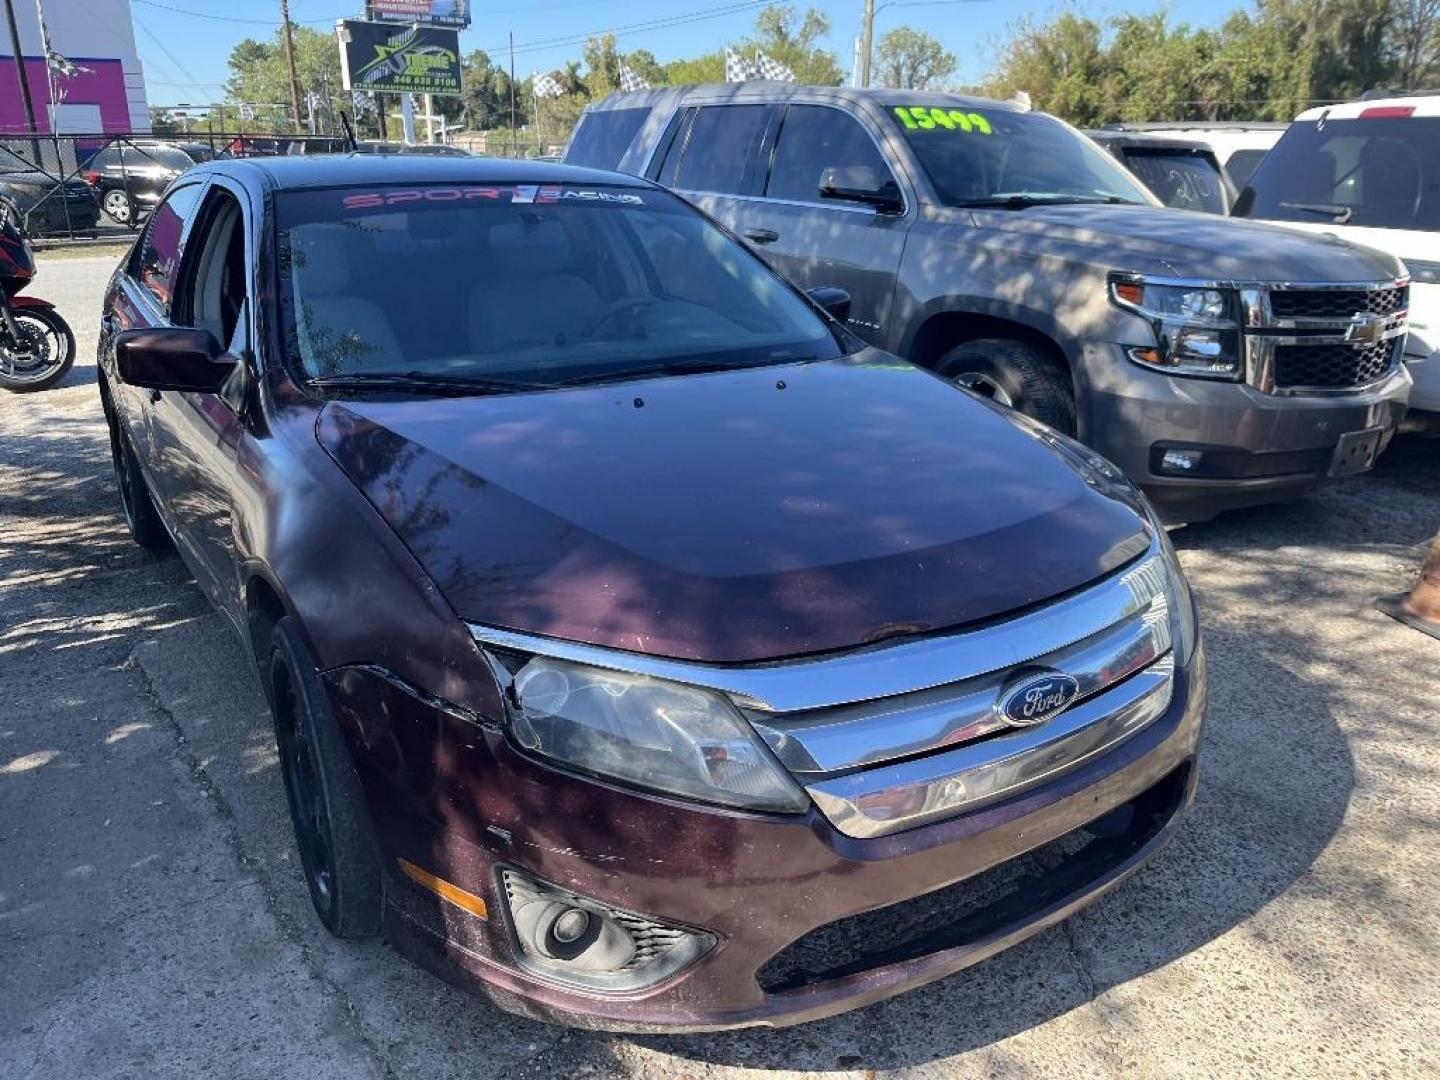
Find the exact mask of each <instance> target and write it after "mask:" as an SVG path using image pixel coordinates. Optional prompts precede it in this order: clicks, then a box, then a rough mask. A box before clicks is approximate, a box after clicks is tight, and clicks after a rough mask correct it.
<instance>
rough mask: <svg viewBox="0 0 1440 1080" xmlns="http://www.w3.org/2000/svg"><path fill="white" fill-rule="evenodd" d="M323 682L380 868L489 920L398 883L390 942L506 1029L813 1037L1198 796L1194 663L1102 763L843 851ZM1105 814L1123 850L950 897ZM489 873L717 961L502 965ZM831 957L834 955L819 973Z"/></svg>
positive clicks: (1148, 834) (1040, 899)
mask: <svg viewBox="0 0 1440 1080" xmlns="http://www.w3.org/2000/svg"><path fill="white" fill-rule="evenodd" d="M328 680H329V682H328V686H329V689H330V692H331V697H332V700H333V701H334V703H335V706H336V714H337V717H338V718H339V720H340V721H341V726H342V728H343V729H344V730H345V731H346V732H347V735H348V736H349V738H350V739H351V740H352V744H353V746H354V749H355V758H356V762H357V765H358V766H359V772H360V775H361V779H362V782H363V783H364V786H365V789H366V791H367V795H368V798H369V800H370V804H371V807H372V813H373V818H374V821H375V823H376V826H377V828H378V830H379V832H380V834H381V839H382V846H383V848H384V850H385V852H386V854H387V856H388V859H389V865H390V866H392V867H394V866H395V865H397V862H396V860H399V859H404V860H407V861H408V862H410V863H412V864H415V865H418V866H420V867H422V868H425V869H426V870H427V871H429V872H432V873H434V874H437V875H439V876H440V877H443V878H445V879H446V880H448V881H450V882H454V883H457V884H459V885H460V886H461V887H462V888H464V889H466V890H469V891H470V892H472V893H474V894H476V895H478V896H480V897H482V898H484V900H485V902H486V903H487V905H488V906H489V917H488V918H486V919H480V918H477V917H475V916H473V915H470V914H467V913H465V912H463V911H461V910H460V909H458V908H456V907H454V906H453V905H450V904H447V903H445V902H444V901H441V900H439V899H438V898H437V897H436V896H434V895H433V894H431V893H427V892H425V891H424V890H423V889H420V888H419V887H417V886H416V885H415V884H414V883H413V882H411V881H410V880H408V879H407V878H405V877H403V876H401V875H399V874H394V873H392V875H391V878H390V880H389V882H388V883H387V898H388V901H389V903H388V904H387V927H388V930H389V932H390V933H391V935H392V937H393V939H394V940H395V941H396V944H397V945H398V946H399V947H400V948H401V949H402V951H404V952H406V953H407V954H408V955H410V956H411V957H412V958H414V959H416V960H418V961H420V962H421V963H423V964H425V965H426V966H429V967H432V968H433V969H435V970H436V971H438V972H440V973H442V974H444V975H447V976H449V977H459V978H460V980H461V981H463V982H468V983H470V984H471V985H474V986H477V987H479V988H481V989H482V990H483V991H484V992H485V993H487V994H488V995H489V996H491V997H493V998H494V999H495V1000H496V1001H497V1002H498V1003H499V1004H501V1005H502V1006H504V1007H506V1008H509V1009H511V1010H513V1011H518V1012H522V1013H525V1014H529V1015H535V1016H540V1017H545V1018H551V1019H559V1020H561V1021H563V1022H566V1023H571V1024H575V1025H578V1026H584V1027H594V1028H602V1029H610V1030H627V1031H651V1030H664V1031H702V1030H715V1029H723V1028H732V1027H743V1026H751V1025H776V1026H778V1025H784V1024H793V1023H798V1022H802V1021H807V1020H813V1019H817V1018H820V1017H823V1016H828V1015H831V1014H834V1013H838V1012H842V1011H845V1010H847V1009H852V1008H856V1007H858V1006H862V1005H865V1004H868V1003H870V1002H874V1001H877V1000H880V999H882V998H885V997H889V996H892V995H894V994H897V993H900V992H902V991H905V990H908V989H911V988H913V987H917V986H920V985H922V984H924V983H927V982H930V981H933V980H935V979H938V978H940V977H942V976H944V975H947V974H949V973H951V972H954V971H957V970H959V969H961V968H963V967H966V966H968V965H970V964H973V963H975V962H977V961H979V960H982V959H984V958H985V957H987V956H990V955H992V954H994V953H996V952H998V951H1000V950H1002V949H1004V948H1006V947H1007V946H1009V945H1011V944H1014V943H1015V942H1018V941H1020V940H1022V939H1023V938H1025V937H1027V936H1029V935H1031V934H1034V933H1036V932H1038V931H1039V930H1041V929H1043V928H1045V927H1046V926H1049V925H1051V924H1053V923H1055V922H1057V921H1059V920H1061V919H1063V918H1065V917H1066V916H1067V915H1068V914H1070V913H1071V912H1073V911H1075V910H1076V909H1078V908H1079V907H1081V906H1083V905H1084V904H1086V903H1089V902H1090V901H1092V900H1094V899H1095V898H1096V897H1098V896H1100V895H1101V894H1102V893H1104V892H1105V891H1106V890H1108V889H1110V888H1112V887H1113V886H1114V885H1115V884H1117V883H1118V882H1119V881H1121V880H1123V878H1124V877H1125V876H1126V875H1128V874H1129V873H1131V872H1133V871H1134V870H1135V869H1136V868H1137V867H1139V866H1140V865H1142V864H1143V863H1144V862H1145V861H1146V860H1147V859H1149V858H1150V857H1151V856H1152V855H1153V854H1154V853H1155V852H1157V851H1158V850H1159V849H1160V848H1161V847H1162V846H1163V845H1164V844H1165V843H1166V842H1167V840H1168V839H1169V838H1170V837H1171V835H1172V834H1173V832H1174V830H1175V829H1176V827H1177V825H1178V823H1179V821H1180V820H1181V818H1182V816H1183V813H1184V811H1185V809H1186V808H1187V807H1188V805H1189V803H1190V801H1191V798H1192V795H1193V791H1194V786H1195V779H1196V767H1195V766H1196V751H1197V746H1198V742H1199V738H1200V732H1201V726H1202V722H1203V714H1204V709H1205V698H1206V692H1205V675H1204V659H1203V652H1201V651H1197V652H1196V653H1195V654H1194V656H1193V659H1192V661H1191V662H1190V663H1189V664H1188V665H1186V666H1182V667H1177V669H1176V673H1175V679H1174V691H1173V694H1172V697H1171V700H1170V704H1169V706H1168V708H1167V709H1166V711H1165V712H1164V714H1163V715H1161V716H1160V717H1159V718H1158V719H1157V720H1155V721H1154V722H1153V723H1151V724H1150V725H1149V726H1147V727H1146V728H1145V729H1143V730H1142V731H1140V732H1139V733H1138V734H1136V735H1135V736H1134V737H1133V738H1131V739H1130V740H1128V741H1126V742H1124V743H1122V744H1121V745H1119V746H1118V747H1116V748H1115V749H1114V750H1113V751H1110V752H1109V753H1106V754H1103V755H1101V756H1098V757H1096V758H1094V759H1092V760H1088V761H1086V762H1085V763H1084V764H1083V765H1081V766H1079V767H1077V768H1075V769H1073V770H1071V771H1069V772H1067V773H1065V774H1063V775H1062V776H1060V777H1058V778H1057V779H1055V780H1053V781H1051V782H1049V783H1046V784H1043V785H1041V786H1038V787H1033V788H1030V789H1028V790H1026V791H1024V792H1023V793H1021V794H1019V795H1017V796H1015V797H1013V798H1009V799H1006V800H1003V801H1000V802H996V803H992V804H989V805H985V806H983V807H981V808H979V809H976V810H974V811H972V812H969V813H963V814H959V815H957V816H954V817H950V818H947V819H945V820H942V821H938V822H935V823H932V824H927V825H923V826H920V827H917V828H913V829H908V830H905V831H902V832H897V833H893V834H890V835H885V836H877V837H869V838H857V837H853V836H847V835H844V834H842V833H841V832H839V831H838V830H837V829H836V828H835V827H834V826H833V825H831V823H830V822H829V821H828V820H826V818H825V817H823V816H822V815H821V814H820V813H819V812H818V811H816V810H814V809H812V810H810V811H809V812H808V813H806V814H803V815H789V816H774V815H770V816H767V815H760V814H750V813H743V812H738V811H728V810H723V809H718V808H707V807H702V806H698V805H695V804H691V803H686V802H682V801H679V800H674V799H669V798H665V797H662V796H655V795H648V794H643V793H640V792H636V791H632V790H628V789H624V788H620V787H618V786H614V785H611V784H608V783H605V782H602V781H597V780H589V779H585V778H581V777H578V776H575V775H572V774H569V773H566V772H562V771H560V770H558V769H554V768H551V767H549V766H547V765H545V764H543V763H540V762H538V761H535V760H532V759H530V758H528V757H526V756H524V755H522V754H520V753H519V752H517V751H516V750H514V749H513V748H512V747H511V746H510V744H509V743H508V741H507V740H506V739H505V738H504V736H503V735H502V734H501V733H500V732H499V731H498V729H489V728H487V727H483V726H477V725H476V724H475V723H474V722H473V719H466V718H464V717H460V716H457V715H455V714H454V713H453V711H447V709H446V708H445V707H444V706H443V705H441V704H440V703H437V702H436V701H435V700H434V699H432V698H427V697H425V696H424V695H419V694H416V693H414V692H412V691H409V690H407V689H406V688H404V687H403V686H402V685H400V684H398V683H397V682H395V681H394V680H392V679H389V678H387V677H385V676H384V674H383V673H380V672H378V671H376V670H375V669H372V668H345V669H340V670H338V671H335V672H332V673H330V674H329V676H328ZM1127 807H1128V808H1129V809H1128V810H1126V809H1124V808H1127ZM1117 808H1120V811H1121V812H1120V814H1119V815H1116V814H1114V813H1112V812H1113V811H1116V810H1117ZM1107 815H1108V816H1107ZM1117 816H1118V817H1119V818H1127V817H1128V822H1122V825H1123V827H1122V828H1120V829H1119V831H1118V833H1117V832H1116V830H1115V828H1113V827H1110V826H1107V830H1108V833H1109V835H1108V836H1107V837H1106V838H1105V839H1104V840H1103V841H1100V842H1098V846H1093V845H1092V846H1087V847H1085V848H1083V849H1082V850H1080V851H1079V852H1078V853H1071V855H1070V856H1069V857H1067V858H1065V859H1063V860H1062V861H1061V862H1060V864H1059V865H1058V866H1051V867H1050V868H1049V869H1048V870H1046V871H1045V872H1042V873H1040V875H1039V877H1036V878H1025V879H1023V882H1024V887H1023V888H1021V889H1020V890H1019V891H1018V893H1017V892H1015V891H1014V890H1011V892H1009V893H1006V892H1005V891H1004V890H1003V889H1002V890H1001V891H1000V892H999V893H997V894H996V897H997V899H996V900H995V902H993V903H987V902H985V901H984V897H983V896H982V897H981V899H980V900H979V901H977V900H976V898H975V895H973V894H972V895H968V896H961V895H959V893H962V892H964V889H963V888H962V887H959V886H957V883H960V882H966V881H976V882H978V883H979V884H978V885H977V888H979V887H982V886H983V887H984V888H988V889H992V891H993V889H994V886H993V882H992V881H991V878H990V875H992V874H1000V875H1001V876H1003V875H1004V874H1005V873H1006V872H1008V870H1009V869H1010V868H1012V867H1018V866H1020V863H1019V862H1017V861H1016V860H1017V857H1018V856H1021V855H1023V854H1024V853H1026V852H1031V851H1034V850H1035V849H1037V848H1041V847H1042V846H1045V845H1051V844H1052V843H1057V844H1059V845H1061V846H1065V847H1067V850H1068V848H1070V847H1074V846H1076V844H1078V842H1079V840H1080V839H1083V837H1077V835H1076V830H1079V829H1081V828H1082V827H1083V826H1085V825H1087V824H1088V823H1092V822H1095V821H1097V819H1102V818H1104V819H1106V821H1107V822H1110V823H1112V824H1113V822H1114V821H1115V820H1116V819H1117ZM1107 830H1102V831H1107ZM1062 838H1069V839H1062ZM1071 840H1074V841H1075V844H1072V843H1071V842H1070V841H1071ZM1047 850H1048V849H1047ZM997 867H999V868H1001V869H1000V870H998V871H997V870H996V869H995V868H997ZM505 868H516V869H520V870H522V871H524V872H526V873H528V874H531V875H533V876H534V877H536V878H539V879H542V880H543V881H545V882H549V883H552V884H555V885H558V886H559V887H561V888H564V889H567V890H570V891H572V892H574V893H577V894H581V895H583V896H586V897H590V898H594V899H595V900H597V901H600V902H601V903H604V904H608V905H612V906H614V907H616V908H621V909H624V910H627V911H631V912H639V913H644V914H646V915H648V916H651V917H654V918H656V919H660V920H664V921H665V922H668V923H672V924H677V925H681V926H687V927H693V928H697V929H701V930H704V931H707V932H709V933H710V934H713V935H714V936H715V938H716V940H717V944H716V945H715V946H714V947H713V948H712V949H711V950H710V951H709V952H708V953H706V954H705V955H704V956H703V957H702V958H701V959H700V960H698V961H697V962H695V963H694V964H693V965H692V966H690V967H689V968H687V969H685V970H683V971H682V972H680V973H678V974H677V975H675V976H673V977H672V978H670V979H669V980H667V981H665V982H663V983H661V984H660V985H658V986H655V987H653V988H650V989H647V990H645V991H642V992H638V993H632V994H603V993H597V992H589V991H584V990H579V989H576V988H574V987H570V986H564V985H560V984H558V983H556V982H554V981H551V980H547V979H545V978H543V977H539V976H537V975H535V974H533V973H531V972H530V971H527V970H525V969H524V968H523V966H522V964H521V963H520V962H519V960H518V957H517V946H516V945H515V943H514V940H513V937H512V935H511V933H510V931H509V928H508V924H507V922H506V919H505V918H503V917H502V914H503V911H502V904H503V900H502V898H501V890H500V888H499V885H498V881H499V874H500V872H501V871H502V870H503V869H505ZM987 872H988V873H987ZM982 875H983V878H982V877H977V876H982ZM945 890H950V891H949V892H946V891H945ZM917 898H918V900H917ZM952 898H953V901H954V905H955V906H954V909H953V911H952V910H947V907H946V905H947V904H950V903H951V900H952ZM915 904H919V905H920V906H922V907H924V908H926V911H925V912H924V913H923V918H920V919H919V920H918V921H917V922H916V923H915V925H919V926H921V928H922V929H923V933H919V934H918V935H910V936H908V937H907V936H906V935H905V934H904V933H902V932H901V931H900V930H899V929H896V928H897V927H900V926H901V921H902V919H905V918H912V919H913V917H914V911H913V909H912V908H911V907H908V906H907V907H904V909H903V910H902V907H899V906H897V907H895V908H893V909H892V910H893V912H894V914H895V918H893V919H892V918H890V917H889V915H890V912H889V911H887V909H890V908H891V906H892V905H901V906H905V905H915ZM864 913H870V914H868V915H865V914H864ZM857 917H863V918H864V919H868V920H877V919H878V920H879V921H880V923H881V924H883V925H884V926H887V927H890V928H891V930H892V931H893V932H892V933H891V934H890V935H889V938H890V939H889V940H887V941H885V942H884V947H883V948H880V949H878V950H874V949H867V947H865V946H864V944H863V943H865V942H867V941H871V940H873V939H874V938H875V935H874V934H873V933H872V932H870V931H867V930H866V929H865V927H864V926H863V925H860V926H858V927H857V925H856V924H853V923H852V922H851V920H855V919H856V918H857ZM872 925H873V924H872ZM857 941H858V942H860V943H862V946H861V948H860V952H859V954H858V955H857V954H856V952H855V944H856V942H857ZM847 943H848V944H847ZM827 949H828V950H830V951H831V952H835V950H838V952H836V953H835V955H833V958H832V960H833V962H832V960H827V959H825V957H826V956H827V955H829V953H827V951H826V950H827ZM817 957H818V958H819V959H817ZM762 983H763V985H762Z"/></svg>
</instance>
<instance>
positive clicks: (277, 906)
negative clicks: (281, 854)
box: [122, 653, 399, 1080]
mask: <svg viewBox="0 0 1440 1080" xmlns="http://www.w3.org/2000/svg"><path fill="white" fill-rule="evenodd" d="M122 667H123V668H125V669H128V670H131V671H134V672H136V673H137V674H138V677H139V682H140V693H141V695H142V696H143V697H144V698H145V700H146V702H147V703H148V704H149V706H150V707H151V708H152V709H153V710H154V711H155V712H156V713H157V714H158V715H159V716H160V717H161V718H162V719H163V721H164V723H165V725H166V726H167V727H168V728H169V729H170V730H171V732H172V733H173V734H174V737H175V757H176V759H177V760H178V761H179V762H180V763H181V764H182V765H183V766H184V767H185V769H186V771H187V772H188V773H189V775H190V779H191V780H192V781H193V782H194V783H195V785H196V786H197V787H198V788H199V789H200V794H201V796H202V800H203V802H204V803H205V804H206V805H208V806H210V807H211V808H212V809H213V810H214V812H215V815H216V818H217V819H218V823H219V826H220V830H221V833H222V834H223V836H224V838H225V844H226V847H227V848H229V850H230V852H231V855H232V856H233V857H234V858H235V861H236V862H237V863H238V864H239V866H240V868H241V870H242V871H243V872H244V873H246V874H248V875H249V876H250V877H251V879H252V880H253V881H254V882H255V883H256V884H257V885H258V886H259V888H260V895H261V900H262V903H263V904H264V907H265V910H266V912H267V913H268V914H269V916H270V918H271V919H273V920H274V922H275V926H276V928H277V929H278V930H279V932H280V934H281V936H282V937H283V938H284V939H285V940H286V941H287V942H289V943H290V944H291V945H292V946H293V947H294V948H295V949H296V951H297V952H298V953H299V954H300V958H301V962H302V963H303V964H304V966H305V970H306V972H307V973H308V974H309V976H310V978H312V979H313V980H314V981H315V982H317V983H319V984H320V986H321V988H322V989H323V991H324V992H325V993H326V994H327V995H328V996H329V997H330V998H331V999H332V1000H333V1001H335V1002H336V1003H337V1004H338V1005H339V1006H340V1007H341V1009H342V1011H343V1013H344V1016H345V1020H346V1024H347V1026H348V1027H349V1029H350V1032H351V1034H352V1035H353V1036H354V1037H355V1039H356V1041H357V1042H358V1043H359V1044H360V1046H361V1048H363V1050H364V1052H365V1055H366V1056H367V1057H368V1058H369V1059H370V1061H371V1064H372V1065H374V1066H375V1068H376V1070H377V1071H378V1072H379V1074H380V1076H381V1077H383V1078H384V1080H398V1078H399V1073H398V1072H397V1071H396V1069H395V1067H394V1065H393V1064H392V1063H391V1061H390V1057H389V1055H388V1054H387V1053H386V1051H385V1048H384V1046H383V1045H382V1044H381V1043H380V1042H379V1041H378V1040H376V1039H375V1038H374V1037H373V1036H372V1035H371V1034H370V1032H369V1031H368V1030H367V1028H366V1026H365V1023H364V1021H363V1020H362V1019H361V1017H360V1010H359V1008H358V1007H357V1006H356V1004H355V1001H354V999H353V998H352V997H351V995H350V993H349V991H348V990H346V988H345V987H344V986H342V985H341V984H340V983H338V982H336V981H335V979H333V978H332V977H331V976H330V975H329V973H328V972H326V970H325V967H324V965H323V964H322V963H321V962H320V959H319V957H317V956H316V955H315V950H314V949H313V948H312V947H311V945H310V942H309V941H308V939H307V937H306V934H305V932H304V930H302V929H301V927H300V926H299V924H298V923H297V922H296V920H295V919H294V918H292V917H291V916H290V915H289V913H287V912H286V910H285V907H284V905H283V904H282V903H281V901H280V893H279V890H278V889H277V887H276V885H275V883H274V881H273V880H272V879H271V877H270V875H269V874H268V873H267V872H266V871H265V869H264V865H263V863H262V862H261V860H259V859H257V858H255V857H254V856H253V855H251V854H250V852H249V851H247V850H246V847H245V842H244V840H243V838H242V836H241V833H240V829H239V827H238V826H237V824H236V819H235V811H234V810H233V809H232V808H231V806H230V803H229V801H228V800H227V799H226V798H225V796H224V795H223V794H222V793H221V791H220V789H219V787H218V786H217V785H216V783H215V780H214V778H213V777H212V776H211V775H210V772H209V770H208V769H206V767H205V763H204V761H203V760H201V758H200V757H198V756H197V755H196V754H195V753H194V752H193V751H192V750H190V739H189V737H188V736H187V735H186V734H185V728H184V726H183V725H182V724H181V723H180V721H179V719H178V718H177V717H176V716H175V714H174V713H173V712H172V711H171V710H170V708H169V706H167V705H166V704H165V700H164V698H163V697H162V696H161V694H160V692H159V690H158V688H157V687H156V686H155V684H154V682H153V681H152V680H151V678H150V673H149V672H147V671H146V670H145V665H144V664H141V663H140V662H138V661H137V660H136V659H135V656H134V654H133V653H132V654H131V655H130V657H129V658H128V659H127V660H126V661H125V663H124V664H123V665H122ZM232 887H233V886H232Z"/></svg>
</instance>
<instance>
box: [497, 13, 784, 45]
mask: <svg viewBox="0 0 1440 1080" xmlns="http://www.w3.org/2000/svg"><path fill="white" fill-rule="evenodd" d="M774 2H775V0H745V2H744V3H739V4H729V5H726V6H725V7H718V8H705V9H702V10H700V11H691V12H686V13H683V14H680V15H666V16H663V17H661V18H658V19H650V20H647V21H646V22H639V23H631V24H630V25H628V26H611V27H607V28H605V29H603V30H587V31H585V32H584V33H580V34H570V35H567V36H565V37H556V38H544V39H541V40H539V41H527V42H523V43H522V44H519V45H516V46H515V52H516V53H528V52H542V51H544V50H545V49H555V48H559V47H560V46H562V45H579V44H583V43H584V42H586V41H588V40H589V39H590V38H593V37H599V36H601V35H603V34H614V35H616V36H619V35H621V34H641V33H645V32H646V31H649V30H664V29H668V28H669V27H672V26H683V25H685V24H687V23H695V22H704V21H705V20H707V19H719V18H723V17H724V16H726V15H734V14H738V13H739V12H742V11H753V10H755V9H757V8H764V7H769V6H770V5H771V4H773V3H774ZM509 47H510V46H509V44H508V43H502V44H499V45H494V46H491V47H490V48H487V49H484V50H483V51H485V52H487V53H495V52H504V51H507V50H508V49H509Z"/></svg>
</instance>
